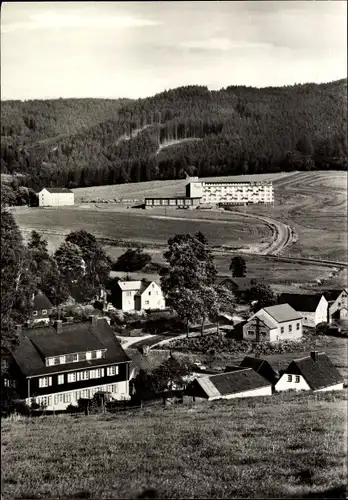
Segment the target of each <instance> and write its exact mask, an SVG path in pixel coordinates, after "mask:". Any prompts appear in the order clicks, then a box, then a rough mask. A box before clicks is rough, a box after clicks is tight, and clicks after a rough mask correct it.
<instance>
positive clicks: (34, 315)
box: [29, 293, 53, 324]
mask: <svg viewBox="0 0 348 500" xmlns="http://www.w3.org/2000/svg"><path fill="white" fill-rule="evenodd" d="M52 308H53V305H52V304H51V301H50V300H49V299H48V298H47V297H46V295H45V294H43V293H37V294H36V295H35V296H34V298H33V307H32V312H31V315H30V318H29V323H31V324H35V323H43V324H48V323H49V322H50V317H49V316H50V314H51V313H52Z"/></svg>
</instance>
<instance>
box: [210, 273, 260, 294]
mask: <svg viewBox="0 0 348 500" xmlns="http://www.w3.org/2000/svg"><path fill="white" fill-rule="evenodd" d="M258 283H260V280H256V279H255V278H246V277H244V278H224V279H223V280H222V281H221V282H220V285H222V286H224V287H226V288H229V289H230V290H231V291H232V292H233V293H241V292H247V291H248V290H250V288H252V287H253V286H254V285H257V284H258Z"/></svg>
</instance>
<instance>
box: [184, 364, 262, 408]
mask: <svg viewBox="0 0 348 500" xmlns="http://www.w3.org/2000/svg"><path fill="white" fill-rule="evenodd" d="M271 394H272V384H271V382H269V381H268V380H266V379H265V378H263V377H262V376H261V375H259V374H258V373H256V372H255V371H254V370H253V369H252V368H242V367H236V369H235V370H233V371H230V372H225V373H221V374H220V373H219V374H216V375H208V376H203V377H197V378H196V379H195V380H193V381H192V382H191V383H190V384H189V385H188V387H187V389H186V391H185V395H186V396H188V397H190V398H192V399H193V400H194V401H203V400H208V401H213V400H216V399H235V398H248V397H256V396H270V395H271Z"/></svg>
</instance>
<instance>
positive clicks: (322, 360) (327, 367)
mask: <svg viewBox="0 0 348 500" xmlns="http://www.w3.org/2000/svg"><path fill="white" fill-rule="evenodd" d="M285 373H289V374H298V375H302V376H303V378H304V379H305V380H306V382H307V384H308V385H309V387H310V388H311V389H312V390H318V389H323V388H324V387H330V386H332V385H336V384H341V383H343V377H342V375H341V374H340V372H339V371H338V369H337V368H336V367H335V366H334V365H333V364H332V362H331V360H330V358H329V357H328V355H327V354H326V353H325V352H320V353H317V360H316V361H314V360H313V359H312V357H311V356H306V357H305V358H301V359H295V360H294V361H292V362H291V363H290V365H289V366H288V368H287V369H286V370H285Z"/></svg>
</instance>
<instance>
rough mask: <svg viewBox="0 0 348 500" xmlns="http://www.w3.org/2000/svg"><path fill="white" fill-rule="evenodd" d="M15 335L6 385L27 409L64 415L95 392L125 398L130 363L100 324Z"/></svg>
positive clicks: (21, 331) (58, 323) (46, 328)
mask: <svg viewBox="0 0 348 500" xmlns="http://www.w3.org/2000/svg"><path fill="white" fill-rule="evenodd" d="M18 330H19V331H18V333H19V336H20V343H19V346H18V347H17V349H16V350H15V351H14V353H13V361H14V362H13V364H12V368H11V379H10V380H12V381H16V387H17V392H18V394H19V396H20V398H21V399H23V400H24V401H25V402H26V404H28V405H31V404H32V403H33V401H34V402H35V403H37V404H39V405H44V406H45V407H46V409H47V410H65V409H66V408H67V406H68V405H69V404H73V405H77V402H78V400H79V399H81V398H92V397H93V395H94V394H95V393H96V392H99V391H106V392H108V393H110V394H111V396H112V398H114V399H128V398H129V375H130V373H129V364H130V359H129V358H128V356H127V355H126V353H125V352H124V350H123V349H122V347H121V344H120V342H119V341H118V339H117V338H116V336H115V334H114V331H113V329H112V328H111V327H110V325H109V324H108V322H107V321H106V320H105V319H98V318H97V317H95V316H91V317H90V320H89V321H86V322H81V323H63V322H62V321H56V322H55V324H54V326H44V327H38V328H35V327H33V328H21V327H20V326H19V327H18Z"/></svg>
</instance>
